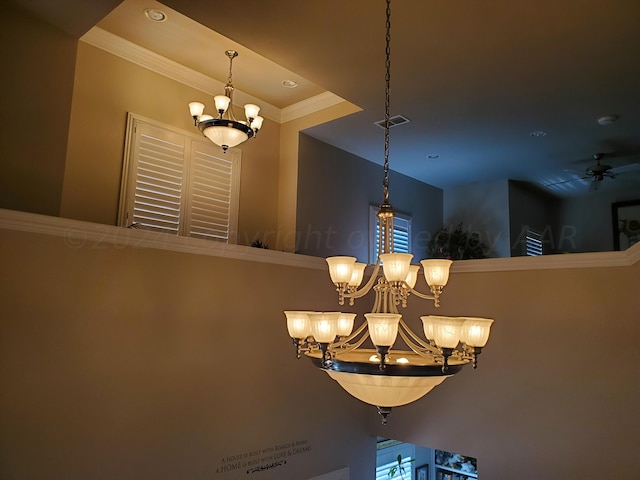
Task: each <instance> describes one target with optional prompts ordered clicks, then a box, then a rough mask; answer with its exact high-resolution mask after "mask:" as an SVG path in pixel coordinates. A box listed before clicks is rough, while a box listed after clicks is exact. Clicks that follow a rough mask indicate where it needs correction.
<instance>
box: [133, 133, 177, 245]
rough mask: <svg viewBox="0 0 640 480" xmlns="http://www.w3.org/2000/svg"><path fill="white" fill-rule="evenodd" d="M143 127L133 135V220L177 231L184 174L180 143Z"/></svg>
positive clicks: (142, 226)
mask: <svg viewBox="0 0 640 480" xmlns="http://www.w3.org/2000/svg"><path fill="white" fill-rule="evenodd" d="M154 133H156V132H154V131H153V129H143V130H142V131H141V132H140V135H139V136H138V137H137V139H138V141H137V156H136V157H137V171H136V175H135V186H134V201H133V223H134V224H135V225H136V226H138V227H141V228H146V229H151V230H155V231H161V232H166V233H171V234H173V235H177V234H178V231H179V228H180V211H181V204H182V190H183V184H182V183H183V180H182V179H183V177H184V143H183V142H182V143H175V142H173V141H171V140H169V139H168V138H160V137H161V136H162V137H168V136H167V135H162V133H163V132H160V133H161V135H154Z"/></svg>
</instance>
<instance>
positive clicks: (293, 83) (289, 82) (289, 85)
mask: <svg viewBox="0 0 640 480" xmlns="http://www.w3.org/2000/svg"><path fill="white" fill-rule="evenodd" d="M282 85H284V86H285V87H287V88H296V87H297V86H298V82H296V81H295V80H283V81H282Z"/></svg>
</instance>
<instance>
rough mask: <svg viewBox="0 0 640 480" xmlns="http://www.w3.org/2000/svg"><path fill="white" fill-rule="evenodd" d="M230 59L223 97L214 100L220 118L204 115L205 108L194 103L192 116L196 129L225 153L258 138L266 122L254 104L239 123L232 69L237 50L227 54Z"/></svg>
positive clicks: (216, 97)
mask: <svg viewBox="0 0 640 480" xmlns="http://www.w3.org/2000/svg"><path fill="white" fill-rule="evenodd" d="M225 54H226V55H227V57H229V77H228V78H227V84H226V85H225V87H224V95H216V96H215V97H213V103H214V104H215V107H216V111H217V112H218V115H217V117H213V116H211V115H207V114H205V113H204V104H202V103H200V102H191V103H190V104H189V112H190V113H191V116H192V117H193V122H194V125H195V126H197V127H198V129H199V130H200V131H201V132H202V133H203V134H204V135H205V136H206V137H207V138H208V139H209V140H211V141H212V142H213V143H215V144H216V145H218V146H220V147H222V151H223V152H226V151H227V150H228V149H229V148H231V147H235V146H237V145H240V144H241V143H242V142H244V141H246V140H248V139H250V138H252V137H255V136H256V135H257V134H258V131H259V130H260V129H261V128H262V122H263V118H262V117H261V116H259V115H258V113H259V112H260V107H258V106H257V105H254V104H253V103H248V104H246V105H245V106H244V114H245V117H246V120H237V119H236V117H235V115H234V114H233V90H234V87H233V81H232V78H231V77H232V75H231V69H232V67H233V59H234V58H235V57H237V56H238V52H236V51H235V50H227V51H226V52H225Z"/></svg>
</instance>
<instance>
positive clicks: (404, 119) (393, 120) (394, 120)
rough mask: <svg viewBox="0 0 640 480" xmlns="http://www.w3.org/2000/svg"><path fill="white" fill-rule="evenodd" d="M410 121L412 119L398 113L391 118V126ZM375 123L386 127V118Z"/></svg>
mask: <svg viewBox="0 0 640 480" xmlns="http://www.w3.org/2000/svg"><path fill="white" fill-rule="evenodd" d="M410 121H411V120H409V119H408V118H407V117H403V116H402V115H396V116H395V117H390V118H389V128H391V127H397V126H398V125H402V124H404V123H409V122H410ZM374 123H375V124H376V125H377V126H379V127H380V128H384V120H380V121H379V122H374Z"/></svg>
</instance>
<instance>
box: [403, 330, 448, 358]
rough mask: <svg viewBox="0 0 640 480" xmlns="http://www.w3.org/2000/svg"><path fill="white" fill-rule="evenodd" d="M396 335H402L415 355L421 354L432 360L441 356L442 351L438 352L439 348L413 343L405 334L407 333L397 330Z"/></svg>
mask: <svg viewBox="0 0 640 480" xmlns="http://www.w3.org/2000/svg"><path fill="white" fill-rule="evenodd" d="M398 335H400V337H402V340H403V341H404V342H405V343H406V344H407V346H408V347H409V348H410V349H411V351H413V353H415V354H416V355H419V356H421V357H422V358H427V359H429V360H434V361H435V359H436V358H437V357H442V352H440V350H438V349H436V348H435V347H433V346H431V345H429V346H427V347H421V346H419V345H418V344H416V343H414V342H413V341H411V339H410V338H409V337H408V336H407V334H406V333H405V332H404V331H402V330H398Z"/></svg>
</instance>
